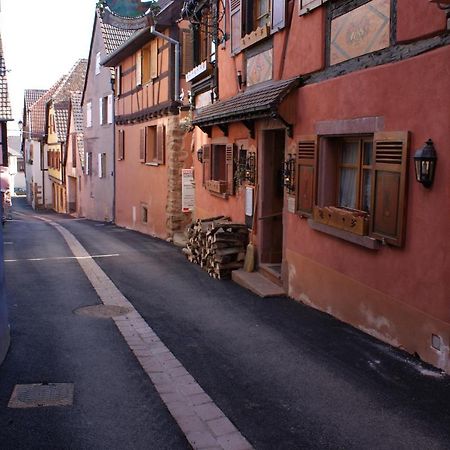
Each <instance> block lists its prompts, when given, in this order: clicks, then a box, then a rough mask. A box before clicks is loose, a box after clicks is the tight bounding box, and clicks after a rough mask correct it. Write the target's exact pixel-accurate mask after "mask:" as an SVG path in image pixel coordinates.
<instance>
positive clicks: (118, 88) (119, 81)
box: [115, 66, 122, 96]
mask: <svg viewBox="0 0 450 450" xmlns="http://www.w3.org/2000/svg"><path fill="white" fill-rule="evenodd" d="M115 84H116V95H117V96H119V95H121V94H122V66H117V67H116V80H115Z"/></svg>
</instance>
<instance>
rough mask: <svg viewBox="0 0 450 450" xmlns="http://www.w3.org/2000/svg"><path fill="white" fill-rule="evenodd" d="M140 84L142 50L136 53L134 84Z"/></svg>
mask: <svg viewBox="0 0 450 450" xmlns="http://www.w3.org/2000/svg"><path fill="white" fill-rule="evenodd" d="M141 84H142V51H141V50H139V51H138V52H137V53H136V86H140V85H141Z"/></svg>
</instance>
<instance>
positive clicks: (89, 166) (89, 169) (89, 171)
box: [85, 152, 92, 175]
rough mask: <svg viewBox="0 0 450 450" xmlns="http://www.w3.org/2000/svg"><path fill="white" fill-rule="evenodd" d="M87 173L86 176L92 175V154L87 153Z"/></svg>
mask: <svg viewBox="0 0 450 450" xmlns="http://www.w3.org/2000/svg"><path fill="white" fill-rule="evenodd" d="M85 173H86V175H92V152H86V158H85Z"/></svg>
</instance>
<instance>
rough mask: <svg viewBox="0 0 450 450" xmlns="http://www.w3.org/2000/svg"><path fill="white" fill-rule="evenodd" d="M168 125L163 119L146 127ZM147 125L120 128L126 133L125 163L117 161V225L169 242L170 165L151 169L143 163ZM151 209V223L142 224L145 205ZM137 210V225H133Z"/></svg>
mask: <svg viewBox="0 0 450 450" xmlns="http://www.w3.org/2000/svg"><path fill="white" fill-rule="evenodd" d="M162 123H165V122H164V120H163V119H160V120H158V121H152V122H146V123H145V125H148V126H151V125H158V124H162ZM143 126H144V124H136V125H129V126H124V127H119V128H118V129H123V130H125V159H123V160H121V161H116V222H117V224H118V225H119V226H123V227H126V228H130V229H133V230H137V231H140V232H142V233H146V234H151V235H153V236H157V237H160V238H162V239H165V238H166V237H167V230H166V215H165V211H166V200H167V165H161V166H149V165H146V164H143V163H141V162H140V161H139V148H140V147H139V144H140V129H141V128H142V127H143ZM142 203H145V204H147V207H148V223H147V224H143V223H142V222H141V204H142ZM133 207H135V208H136V222H133V214H132V211H133Z"/></svg>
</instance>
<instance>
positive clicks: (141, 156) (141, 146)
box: [139, 128, 146, 163]
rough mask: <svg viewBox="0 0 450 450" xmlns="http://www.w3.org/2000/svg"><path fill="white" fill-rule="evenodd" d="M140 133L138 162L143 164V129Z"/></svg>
mask: <svg viewBox="0 0 450 450" xmlns="http://www.w3.org/2000/svg"><path fill="white" fill-rule="evenodd" d="M140 133H141V135H140V140H139V161H140V162H141V163H143V162H145V144H146V142H145V140H146V139H145V137H146V136H145V134H146V133H145V128H141V130H140Z"/></svg>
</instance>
